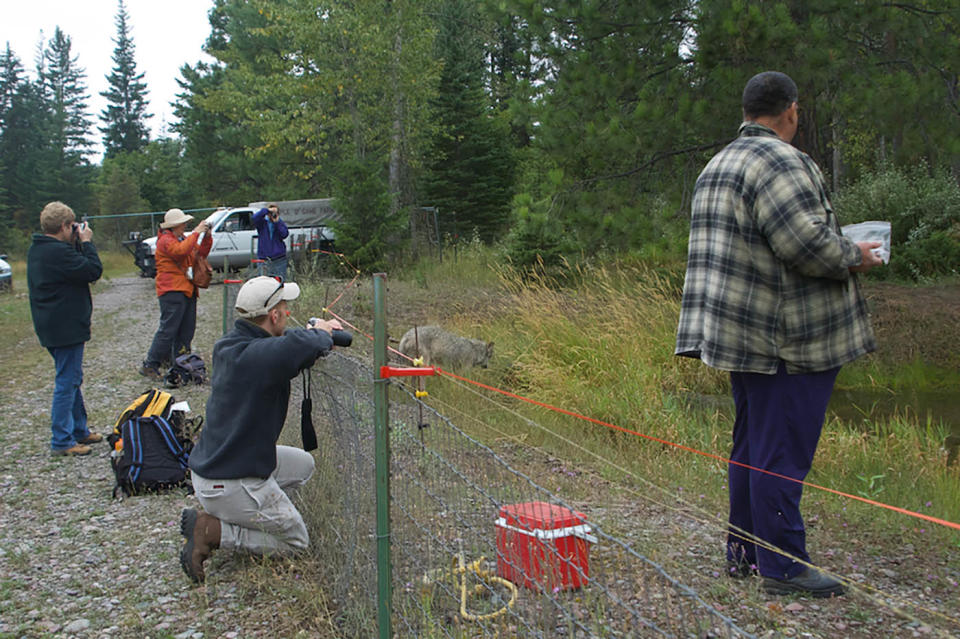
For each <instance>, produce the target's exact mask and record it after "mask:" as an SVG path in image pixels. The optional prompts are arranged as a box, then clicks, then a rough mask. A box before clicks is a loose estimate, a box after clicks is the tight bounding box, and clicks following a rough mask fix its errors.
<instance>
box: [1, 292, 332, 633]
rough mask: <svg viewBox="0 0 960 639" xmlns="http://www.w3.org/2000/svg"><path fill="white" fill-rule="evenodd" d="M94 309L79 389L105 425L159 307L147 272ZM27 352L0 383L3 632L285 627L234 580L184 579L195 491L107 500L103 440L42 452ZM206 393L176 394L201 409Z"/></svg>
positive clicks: (44, 395) (208, 340)
mask: <svg viewBox="0 0 960 639" xmlns="http://www.w3.org/2000/svg"><path fill="white" fill-rule="evenodd" d="M221 295H222V293H221V289H220V288H219V287H218V286H214V287H213V288H211V289H210V290H208V291H205V292H204V293H202V294H201V298H200V305H199V309H198V321H197V326H198V330H197V336H196V339H195V341H194V349H195V350H196V351H198V352H200V353H201V355H202V356H203V357H204V359H205V360H206V361H209V357H210V352H211V349H212V346H213V342H214V340H215V339H216V337H218V336H219V335H220V332H221V326H222V323H221V316H220V312H221V311H220V309H221V303H222V301H221V300H222V298H221ZM94 309H95V310H94V315H93V325H94V328H93V339H92V340H91V341H90V342H89V343H88V344H87V348H86V353H85V360H84V370H85V376H86V381H85V383H84V386H83V392H84V397H85V401H86V405H87V408H88V411H89V414H90V425H91V428H92V429H94V430H97V431H100V432H106V431H107V430H108V429H109V428H110V427H111V426H112V423H113V420H114V419H115V418H116V415H117V414H118V413H119V411H120V410H122V409H123V408H124V407H125V406H126V404H128V403H129V402H130V401H132V399H134V398H135V397H136V396H137V395H139V394H140V393H141V392H143V391H144V390H146V389H147V388H149V387H150V384H149V382H148V381H147V380H145V379H144V378H143V377H140V376H139V375H138V374H137V368H138V366H139V363H140V361H141V360H142V358H143V356H144V354H145V352H146V349H147V347H148V346H149V342H150V340H151V338H152V336H153V332H154V330H155V329H156V323H157V318H158V316H159V313H158V307H157V302H156V295H155V293H154V289H153V281H152V280H145V279H139V278H136V277H129V278H117V279H114V280H112V281H110V282H101V283H98V284H97V285H96V286H95V297H94ZM26 342H27V343H25V344H22V345H21V346H20V347H18V350H19V349H37V350H40V346H39V344H38V343H37V342H36V338H35V337H32V336H31V338H30V339H29V340H26ZM30 352H31V353H32V351H30ZM37 361H38V362H39V363H38V364H37V365H36V366H35V367H34V368H35V370H33V371H32V372H28V373H27V374H26V375H23V376H18V377H17V378H15V379H14V378H11V377H5V379H4V380H3V382H2V384H0V387H2V389H3V392H2V407H0V408H2V411H3V415H4V417H3V420H2V421H3V426H2V428H0V443H2V446H3V449H4V451H5V454H4V455H3V457H2V461H0V503H2V506H0V576H2V577H0V606H2V608H0V609H2V612H0V637H138V638H141V637H173V638H176V639H186V638H188V637H189V638H193V639H199V638H201V637H204V638H214V637H224V638H233V637H279V636H285V635H286V630H281V629H280V627H281V626H280V624H282V621H275V620H274V614H275V606H276V605H277V603H278V602H277V601H275V600H271V599H263V600H256V599H249V598H247V597H246V596H245V592H244V591H243V590H242V589H241V588H240V586H239V585H238V584H237V583H234V581H233V580H230V579H226V580H224V581H222V582H217V583H216V584H215V585H209V586H207V587H206V588H193V587H191V586H190V585H189V582H188V581H187V580H186V577H185V576H184V575H183V573H182V572H181V570H180V566H179V563H178V559H177V558H178V554H179V549H180V545H181V541H182V540H181V538H180V536H179V516H180V510H181V509H182V508H184V507H187V506H196V502H195V499H194V498H193V497H192V496H187V495H185V494H184V493H183V492H176V493H171V494H165V495H156V496H148V497H137V498H130V499H126V500H124V501H116V500H113V499H111V490H112V488H113V474H112V471H111V470H110V463H109V457H108V450H107V446H106V444H97V445H96V446H95V447H94V453H93V454H91V455H89V456H87V457H81V458H51V457H50V456H49V440H50V428H49V421H48V420H49V417H48V415H49V405H50V397H51V394H52V388H53V367H52V366H51V360H50V358H49V356H47V355H46V354H45V353H43V357H42V358H38V359H37ZM207 392H208V388H205V387H190V388H186V389H180V390H177V391H175V395H176V397H177V399H186V400H187V401H188V402H189V403H190V407H191V409H192V412H193V413H194V414H203V407H204V402H205V397H206V394H207ZM226 561H229V560H226ZM226 568H228V567H226ZM220 570H221V572H222V571H224V567H221V568H220ZM287 636H288V635H287ZM312 636H317V635H312Z"/></svg>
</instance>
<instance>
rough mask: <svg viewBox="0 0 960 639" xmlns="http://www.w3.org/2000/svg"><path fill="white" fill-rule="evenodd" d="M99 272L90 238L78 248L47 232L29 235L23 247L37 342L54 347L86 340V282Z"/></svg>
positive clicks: (88, 304) (90, 307)
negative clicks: (25, 246) (38, 340)
mask: <svg viewBox="0 0 960 639" xmlns="http://www.w3.org/2000/svg"><path fill="white" fill-rule="evenodd" d="M102 273H103V265H102V264H100V256H99V255H97V247H95V246H94V245H93V242H83V243H82V244H80V248H79V249H78V248H77V247H76V246H74V245H73V244H69V243H67V242H63V241H61V240H58V239H56V238H54V237H50V236H49V235H41V234H40V233H35V234H34V235H33V244H31V245H30V249H29V250H28V251H27V288H29V289H30V313H31V315H33V328H34V330H36V332H37V337H38V338H40V344H42V345H43V346H45V347H47V348H56V347H58V346H72V345H74V344H82V343H83V342H86V341H89V340H90V315H91V313H93V300H92V298H91V297H90V283H91V282H96V281H97V280H98V279H100V275H101V274H102Z"/></svg>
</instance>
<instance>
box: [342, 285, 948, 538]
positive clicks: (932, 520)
mask: <svg viewBox="0 0 960 639" xmlns="http://www.w3.org/2000/svg"><path fill="white" fill-rule="evenodd" d="M357 277H359V272H358V274H357ZM354 281H356V277H355V278H354ZM350 284H351V285H352V284H353V282H351V283H350ZM348 286H349V285H348ZM344 292H345V291H344ZM341 295H342V293H341ZM337 299H340V297H339V296H338V297H337ZM334 302H336V300H334ZM331 306H332V304H331ZM327 312H329V313H330V315H332V316H333V317H334V318H336V319H338V320H340V323H341V324H344V325H345V326H349V327H350V328H352V329H353V330H354V332H356V333H359V334H361V335H363V336H364V337H366V338H367V339H369V340H371V341H373V336H372V335H369V334H367V333H364V332H363V331H361V330H360V329H359V328H358V327H356V326H354V325H353V324H351V323H350V322H348V321H347V320H345V319H344V318H342V317H340V316H339V315H337V314H336V313H334V312H333V311H330V310H329V309H328V311H327ZM387 350H389V351H390V352H392V353H395V354H396V355H399V356H400V357H403V358H405V359H407V360H410V361H413V358H411V357H408V356H407V355H404V354H403V353H401V352H400V351H398V350H396V349H394V348H392V347H390V346H387ZM436 374H437V375H446V376H447V377H450V378H452V379H457V380H460V381H462V382H466V383H468V384H472V385H474V386H478V387H480V388H483V389H485V390H489V391H492V392H494V393H499V394H501V395H504V396H506V397H511V398H513V399H516V400H519V401H521V402H526V403H527V404H532V405H534V406H539V407H541V408H545V409H547V410H551V411H553V412H555V413H560V414H562V415H567V416H569V417H575V418H577V419H582V420H583V421H586V422H591V423H593V424H597V425H600V426H605V427H606V428H611V429H613V430H617V431H620V432H622V433H627V434H629V435H635V436H637V437H643V438H644V439H649V440H651V441H655V442H657V443H660V444H664V445H667V446H672V447H674V448H678V449H680V450H684V451H687V452H690V453H695V454H697V455H702V456H703V457H708V458H710V459H715V460H717V461H720V462H724V463H727V464H735V465H737V466H740V467H741V468H746V469H747V470H754V471H757V472H759V473H764V474H766V475H770V476H771V477H777V478H778V479H785V480H787V481H792V482H796V483H798V484H800V485H802V486H809V487H810V488H816V489H818V490H823V491H825V492H828V493H832V494H834V495H838V496H840V497H847V498H849V499H855V500H857V501H861V502H863V503H865V504H869V505H871V506H876V507H878V508H885V509H887V510H891V511H893V512H895V513H900V514H901V515H907V516H909V517H916V518H917V519H922V520H924V521H928V522H930V523H933V524H938V525H940V526H946V527H947V528H953V529H954V530H960V524H958V523H956V522H952V521H948V520H946V519H940V518H939V517H933V516H931V515H925V514H923V513H918V512H916V511H913V510H908V509H906V508H900V507H899V506H892V505H890V504H885V503H883V502H879V501H875V500H873V499H869V498H867V497H861V496H859V495H852V494H850V493H845V492H843V491H841V490H836V489H835V488H828V487H826V486H821V485H819V484H814V483H811V482H808V481H804V480H802V479H796V478H794V477H788V476H786V475H782V474H780V473H775V472H773V471H770V470H766V469H763V468H756V467H754V466H750V465H749V464H744V463H742V462H737V461H733V460H732V459H728V458H726V457H724V456H722V455H716V454H713V453H707V452H704V451H702V450H698V449H696V448H692V447H690V446H685V445H683V444H677V443H675V442H671V441H669V440H666V439H661V438H659V437H654V436H653V435H646V434H644V433H641V432H639V431H635V430H631V429H629V428H625V427H623V426H617V425H616V424H611V423H610V422H605V421H603V420H600V419H595V418H593V417H587V416H586V415H581V414H580V413H575V412H573V411H570V410H566V409H564V408H558V407H557V406H552V405H550V404H547V403H544V402H540V401H537V400H535V399H530V398H529V397H524V396H523V395H518V394H516V393H511V392H510V391H506V390H503V389H501V388H497V387H495V386H490V385H488V384H484V383H482V382H478V381H475V380H472V379H469V378H466V377H461V376H459V375H456V374H454V373H451V372H449V371H445V370H443V369H442V368H440V367H436Z"/></svg>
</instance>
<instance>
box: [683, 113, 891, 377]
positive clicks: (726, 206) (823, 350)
mask: <svg viewBox="0 0 960 639" xmlns="http://www.w3.org/2000/svg"><path fill="white" fill-rule="evenodd" d="M861 259H862V258H861V255H860V249H859V247H858V246H857V245H856V244H855V243H854V242H853V241H852V240H850V239H848V238H845V237H843V235H842V234H841V231H840V225H839V222H838V221H837V217H836V215H835V214H834V212H833V208H832V207H831V205H830V200H829V199H828V197H827V190H826V184H825V182H824V179H823V175H822V174H821V172H820V169H819V168H818V167H817V165H816V164H815V163H814V161H813V160H812V159H811V158H810V157H809V156H808V155H806V154H805V153H802V152H801V151H799V150H798V149H796V148H795V147H793V146H791V145H790V144H789V143H787V142H785V141H783V140H782V139H780V138H779V137H778V136H777V134H776V133H774V132H773V131H772V130H771V129H769V128H767V127H765V126H762V125H759V124H756V123H751V122H744V123H743V124H742V125H741V126H740V132H739V136H738V137H737V139H736V140H734V141H733V142H731V143H730V144H729V145H728V146H727V147H726V148H724V149H723V150H722V151H721V152H720V153H718V154H717V155H716V156H714V158H713V159H711V160H710V162H709V163H708V164H707V166H706V168H704V170H703V172H702V173H701V174H700V177H699V178H698V179H697V184H696V188H695V190H694V194H693V204H692V220H691V223H690V242H689V253H688V257H687V274H686V279H685V281H684V285H683V299H682V302H681V308H680V322H679V328H678V330H677V345H676V351H675V353H676V354H677V355H685V356H690V357H699V358H700V359H701V360H702V361H703V362H704V363H705V364H707V365H708V366H712V367H714V368H718V369H721V370H726V371H737V372H753V373H766V374H773V373H775V372H776V370H777V366H778V364H779V362H780V361H781V360H782V361H783V362H784V363H785V364H786V367H787V372H788V373H812V372H819V371H825V370H829V369H832V368H836V367H839V366H841V365H843V364H845V363H847V362H850V361H853V360H854V359H856V358H857V357H859V356H861V355H863V354H865V353H868V352H870V351H872V350H874V349H875V348H876V343H875V340H874V336H873V330H872V329H871V327H870V321H869V318H868V316H867V306H866V303H865V301H864V299H863V296H862V294H861V292H860V285H859V282H858V281H857V278H856V275H854V274H852V273H850V271H849V270H848V269H849V267H850V266H854V265H857V264H859V263H860V262H861Z"/></svg>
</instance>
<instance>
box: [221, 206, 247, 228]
mask: <svg viewBox="0 0 960 639" xmlns="http://www.w3.org/2000/svg"><path fill="white" fill-rule="evenodd" d="M220 230H221V231H226V232H227V233H232V232H233V231H252V230H253V223H251V222H250V211H240V212H238V213H231V214H230V216H229V217H228V218H227V219H226V220H224V221H223V224H222V225H221V226H220Z"/></svg>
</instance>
